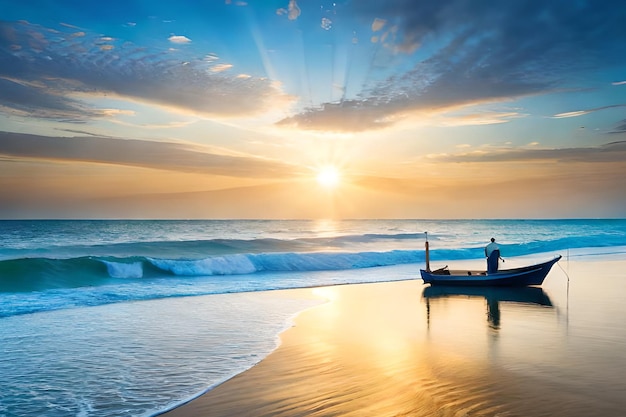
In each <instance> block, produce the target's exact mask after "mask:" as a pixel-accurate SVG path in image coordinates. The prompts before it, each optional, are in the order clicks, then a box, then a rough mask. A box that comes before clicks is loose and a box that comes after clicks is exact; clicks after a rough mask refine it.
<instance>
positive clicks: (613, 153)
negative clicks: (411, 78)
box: [431, 141, 626, 163]
mask: <svg viewBox="0 0 626 417" xmlns="http://www.w3.org/2000/svg"><path fill="white" fill-rule="evenodd" d="M537 145H538V144H537V143H531V144H530V147H528V148H491V149H481V150H478V151H474V152H466V153H457V154H446V155H437V156H432V157H431V159H432V160H437V161H440V162H525V163H530V162H536V161H562V162H601V163H607V162H616V163H626V141H616V142H611V143H607V144H605V145H602V146H596V147H581V148H553V149H545V148H544V149H541V148H538V147H537Z"/></svg>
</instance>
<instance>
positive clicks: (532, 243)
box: [0, 220, 626, 417]
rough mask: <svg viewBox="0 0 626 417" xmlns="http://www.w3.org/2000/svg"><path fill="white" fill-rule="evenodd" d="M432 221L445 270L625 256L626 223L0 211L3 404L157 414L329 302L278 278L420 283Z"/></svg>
mask: <svg viewBox="0 0 626 417" xmlns="http://www.w3.org/2000/svg"><path fill="white" fill-rule="evenodd" d="M425 232H428V240H429V243H430V249H431V251H430V259H431V265H433V266H434V265H436V264H439V263H441V264H444V263H445V264H463V263H465V264H473V265H475V264H482V263H484V255H483V248H484V245H485V244H486V243H487V242H488V241H489V239H490V238H491V237H495V238H496V240H497V242H498V243H499V244H500V247H501V252H502V256H503V257H504V258H505V260H506V262H508V264H509V265H511V266H517V265H516V262H517V263H527V262H529V261H531V260H535V259H537V260H543V259H549V258H550V257H552V256H554V255H556V254H561V255H563V257H564V258H563V260H562V261H561V262H560V263H559V264H558V265H559V267H560V268H561V270H560V271H556V272H555V271H554V269H553V272H551V274H555V273H559V274H566V272H565V270H564V269H563V265H565V266H566V265H567V260H569V259H585V258H588V257H596V256H601V255H615V254H617V255H623V254H625V253H626V220H338V221H331V220H325V221H321V220H320V221H316V220H206V221H185V220H180V221H153V220H99V221H95V220H33V221H27V220H15V221H0V234H1V236H2V241H1V242H0V353H1V355H0V375H2V378H0V416H7V417H8V416H44V415H45V416H68V415H72V416H152V415H156V414H158V413H159V412H161V411H163V410H165V409H168V408H171V407H173V406H175V405H177V404H180V403H182V402H184V401H187V400H189V399H191V398H193V397H196V396H198V395H200V394H201V393H203V392H206V391H207V390H208V389H210V388H211V387H213V386H215V385H217V384H219V383H221V382H223V381H225V380H227V379H229V378H231V377H232V376H234V375H236V374H238V373H240V372H242V371H244V370H246V369H249V368H250V367H251V366H253V365H254V364H256V363H258V362H259V361H260V360H262V359H263V358H264V357H265V356H267V354H269V353H270V352H271V351H272V350H273V349H275V348H276V346H277V345H278V343H279V339H278V335H279V333H280V332H281V331H283V330H284V329H286V328H288V327H289V326H290V323H291V320H292V319H293V317H294V316H295V315H296V314H298V313H299V312H301V311H302V310H304V309H307V308H310V307H313V306H315V305H318V304H319V303H322V302H324V300H322V299H321V298H314V297H311V296H307V295H305V294H304V293H303V292H298V291H288V292H285V291H269V290H285V289H296V288H309V287H316V286H326V285H339V284H354V283H366V282H380V281H398V280H408V279H419V268H420V267H423V264H424V260H425V258H424V241H425V237H426V234H425ZM555 269H556V268H555ZM561 278H562V277H561ZM554 280H556V278H555V279H554ZM547 281H550V276H549V277H548V280H547ZM559 285H560V284H559ZM562 298H563V297H561V299H562ZM568 301H569V300H568ZM559 302H560V303H561V306H562V305H564V304H563V303H564V302H563V301H562V300H561V301H559ZM620 343H621V339H620Z"/></svg>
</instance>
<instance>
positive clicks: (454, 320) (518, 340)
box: [422, 261, 626, 417]
mask: <svg viewBox="0 0 626 417" xmlns="http://www.w3.org/2000/svg"><path fill="white" fill-rule="evenodd" d="M624 265H625V264H624V263H623V261H622V263H619V262H606V263H596V262H593V263H592V262H584V261H583V262H576V263H571V264H570V265H567V264H566V265H565V267H569V272H568V274H569V277H570V280H569V282H568V280H567V276H566V275H565V273H564V271H561V270H558V269H557V270H553V271H552V272H551V274H550V275H549V276H548V279H547V280H546V282H545V283H544V286H543V288H529V289H524V290H523V291H517V292H511V291H508V290H503V291H500V292H497V291H494V290H480V289H478V290H477V289H469V290H468V289H452V290H447V291H434V292H433V291H432V290H433V289H432V288H428V287H426V288H424V290H425V292H424V298H423V305H422V307H423V308H424V311H423V312H422V313H423V314H424V319H425V320H426V322H427V330H426V335H425V337H426V340H427V342H428V345H429V346H430V348H431V349H432V350H433V352H436V355H435V356H434V357H437V361H439V363H438V364H437V365H436V366H439V367H440V370H441V373H442V375H445V374H447V373H450V376H452V375H453V374H454V369H455V367H456V370H457V371H458V373H461V374H462V373H463V372H468V373H469V374H471V375H472V376H473V377H472V378H471V380H467V381H466V383H465V384H459V383H458V381H457V382H455V384H454V385H453V386H448V387H447V388H442V387H443V385H442V384H444V381H445V380H446V379H445V377H444V378H442V379H441V380H439V381H438V384H440V385H439V386H438V387H437V388H434V389H439V390H440V394H441V395H445V394H446V393H449V392H451V391H454V390H455V389H456V390H464V391H466V392H472V393H473V394H471V395H470V396H471V400H470V399H467V400H466V401H467V402H466V403H464V404H465V406H469V405H470V404H473V405H474V406H473V407H472V410H473V412H474V413H475V414H478V415H480V412H479V411H480V410H482V406H479V405H478V404H483V405H484V406H485V407H495V408H490V410H491V411H489V412H487V411H485V412H486V414H485V415H496V414H497V413H496V412H495V410H496V409H497V410H500V412H503V411H504V410H506V411H507V413H505V414H503V415H533V416H536V415H547V416H555V415H558V416H588V415H602V416H616V417H617V416H623V415H624V413H626V397H624V393H625V392H626V380H625V379H624V369H626V355H624V352H625V351H626V327H625V326H624V323H626V308H625V307H624V300H625V299H626V275H625V274H624V273H623V269H622V267H623V266H624ZM429 290H430V291H429ZM445 292H447V293H448V294H445ZM452 362H453V363H454V365H452ZM481 364H482V365H481ZM481 366H482V367H484V368H485V369H488V371H481V372H478V373H472V370H474V369H476V368H480V367H481ZM481 388H484V389H481ZM444 403H445V401H444ZM461 408H462V407H461ZM451 409H453V410H456V411H455V412H458V409H457V407H451ZM490 413H495V414H490Z"/></svg>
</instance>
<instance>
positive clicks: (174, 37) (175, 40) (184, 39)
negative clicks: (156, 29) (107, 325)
mask: <svg viewBox="0 0 626 417" xmlns="http://www.w3.org/2000/svg"><path fill="white" fill-rule="evenodd" d="M167 40H168V41H170V42H172V43H178V44H185V43H190V42H191V39H189V38H188V37H186V36H181V35H172V36H170V37H169V38H167Z"/></svg>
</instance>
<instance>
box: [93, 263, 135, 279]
mask: <svg viewBox="0 0 626 417" xmlns="http://www.w3.org/2000/svg"><path fill="white" fill-rule="evenodd" d="M102 262H103V263H104V264H105V265H106V267H107V272H108V273H109V276H110V277H111V278H142V277H143V264H142V263H141V262H133V263H122V262H110V261H102Z"/></svg>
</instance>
